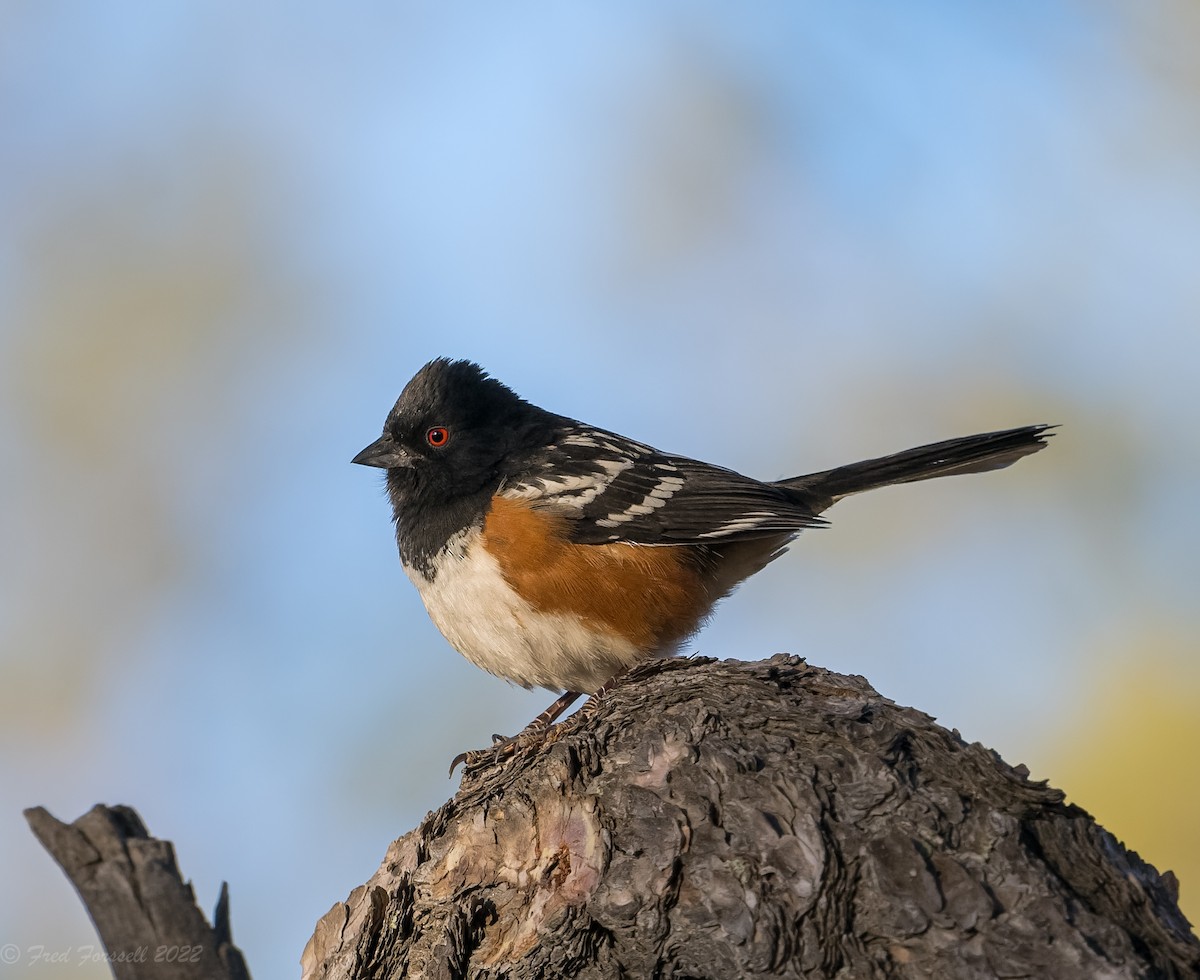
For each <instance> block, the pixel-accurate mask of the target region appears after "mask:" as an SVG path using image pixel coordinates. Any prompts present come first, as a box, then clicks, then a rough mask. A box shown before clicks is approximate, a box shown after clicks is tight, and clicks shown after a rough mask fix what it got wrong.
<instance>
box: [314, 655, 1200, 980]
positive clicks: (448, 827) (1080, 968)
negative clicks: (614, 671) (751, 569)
mask: <svg viewBox="0 0 1200 980" xmlns="http://www.w3.org/2000/svg"><path fill="white" fill-rule="evenodd" d="M302 965H303V975H304V977H305V980H344V978H359V977H371V978H377V977H379V978H382V977H428V978H439V980H440V978H445V980H450V978H458V977H472V978H491V977H496V978H499V977H506V978H510V980H521V978H543V977H544V978H551V977H554V978H558V977H577V978H612V977H637V978H640V977H661V978H675V980H682V978H720V980H729V978H737V977H822V978H824V977H837V978H846V980H848V978H868V977H938V978H976V977H978V978H992V977H1045V978H1054V980H1074V978H1079V980H1084V978H1086V980H1095V978H1101V977H1102V978H1126V977H1128V978H1133V977H1146V978H1148V977H1164V978H1166V977H1172V978H1174V977H1177V978H1195V977H1197V976H1200V943H1198V942H1197V939H1196V937H1195V935H1194V934H1193V933H1192V932H1191V930H1190V928H1189V926H1188V923H1187V921H1186V920H1185V919H1184V917H1183V915H1182V914H1181V913H1180V911H1179V908H1178V905H1177V886H1176V883H1175V880H1174V877H1173V876H1172V875H1170V874H1169V873H1168V874H1166V875H1161V876H1160V875H1159V873H1158V872H1157V871H1155V870H1154V868H1152V867H1150V866H1149V865H1147V864H1145V863H1144V862H1143V861H1142V860H1141V859H1139V858H1138V856H1137V855H1136V854H1134V853H1132V852H1130V851H1127V850H1126V849H1125V848H1124V847H1123V846H1122V845H1121V844H1120V843H1119V842H1118V841H1117V840H1116V839H1115V838H1113V836H1112V835H1111V834H1109V833H1108V832H1107V831H1105V830H1104V829H1103V828H1101V827H1099V826H1098V825H1097V824H1096V823H1095V822H1094V821H1093V820H1092V819H1091V818H1090V817H1089V816H1088V814H1087V813H1085V812H1084V811H1083V810H1081V809H1080V808H1078V807H1076V806H1068V805H1066V804H1065V803H1064V802H1063V795H1062V794H1061V793H1060V792H1059V791H1057V790H1055V789H1051V788H1049V787H1048V786H1047V785H1045V784H1044V783H1034V782H1030V781H1029V780H1028V778H1027V773H1026V772H1025V771H1024V770H1023V769H1020V768H1017V769H1014V768H1012V767H1011V766H1009V765H1007V764H1005V763H1004V762H1003V761H1002V760H1001V759H1000V758H999V757H998V756H997V755H996V754H995V753H994V752H991V751H989V750H987V749H985V748H983V747H982V746H980V745H978V744H974V745H968V744H966V743H965V742H963V740H962V739H961V738H960V737H959V735H958V733H957V732H950V731H947V730H945V729H944V728H941V727H940V726H938V725H936V724H935V723H934V721H933V719H932V718H930V717H929V716H928V715H925V714H922V713H921V712H919V711H915V710H913V709H911V708H904V707H900V706H898V705H896V704H894V703H892V702H891V701H888V700H887V699H885V698H882V697H880V696H879V695H878V694H877V693H876V692H875V691H874V690H872V689H871V687H870V685H868V684H867V682H866V681H865V680H864V679H863V678H861V677H850V676H844V675H840V674H835V673H832V672H830V671H827V670H822V669H820V668H816V667H811V666H808V665H807V664H805V663H804V662H803V661H802V660H800V659H797V658H793V657H787V656H782V655H781V656H777V657H774V658H772V659H771V660H769V661H766V662H762V663H739V662H735V661H724V662H715V661H712V660H702V659H694V660H684V659H676V660H665V661H657V662H654V663H651V664H647V665H644V666H643V667H641V668H639V669H638V670H636V671H635V672H633V674H631V675H630V676H629V677H628V678H627V679H626V680H625V681H623V682H622V683H621V684H620V685H618V686H617V687H616V688H614V689H613V690H612V691H610V692H609V693H608V694H606V695H605V697H604V698H603V700H602V701H601V702H600V704H599V706H598V709H597V710H596V711H595V712H594V713H591V714H590V715H586V716H584V715H576V716H574V717H573V718H572V719H569V720H568V721H567V722H566V723H564V725H563V726H561V727H560V729H559V730H558V731H557V732H556V733H555V735H554V737H553V741H552V743H551V744H548V745H545V746H541V747H539V748H537V749H535V750H531V751H529V752H526V753H524V754H522V755H520V756H518V757H516V758H514V759H512V760H509V761H507V762H504V763H501V764H498V765H495V766H493V767H490V768H486V769H484V770H482V771H480V772H478V773H475V774H470V775H468V776H467V777H465V778H464V781H463V785H462V787H461V789H460V791H459V793H458V794H457V795H456V796H455V798H454V799H452V800H451V801H450V802H448V803H447V804H445V805H444V806H443V807H441V808H440V809H438V810H437V811H435V812H433V813H430V814H429V815H428V816H427V817H426V819H425V820H424V821H423V822H422V823H421V825H420V826H419V827H418V828H417V829H415V830H413V831H412V832H410V833H408V834H406V835H405V836H404V837H401V838H400V839H399V840H397V841H396V842H395V843H393V844H392V845H391V847H390V848H389V850H388V852H387V856H386V858H385V860H384V862H383V865H382V866H381V867H380V869H379V870H378V871H377V872H376V873H375V875H374V876H373V877H372V878H371V880H370V881H368V882H367V883H366V884H364V885H362V886H360V887H358V888H356V889H355V890H354V891H353V892H352V893H351V895H350V896H349V898H348V899H347V900H346V901H345V902H339V903H337V904H336V905H334V907H333V908H332V909H331V910H330V911H329V912H328V913H327V914H326V915H325V916H324V917H323V918H322V919H321V921H320V922H319V923H318V925H317V929H316V932H315V934H314V935H313V937H312V939H311V940H310V941H309V943H308V946H307V948H306V949H305V951H304V956H303V959H302Z"/></svg>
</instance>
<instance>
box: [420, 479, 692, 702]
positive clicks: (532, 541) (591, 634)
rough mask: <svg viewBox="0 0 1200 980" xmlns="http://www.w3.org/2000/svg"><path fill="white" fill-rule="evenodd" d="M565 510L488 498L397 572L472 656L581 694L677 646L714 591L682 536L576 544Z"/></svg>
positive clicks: (517, 676)
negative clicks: (436, 547) (470, 519)
mask: <svg viewBox="0 0 1200 980" xmlns="http://www.w3.org/2000/svg"><path fill="white" fill-rule="evenodd" d="M562 521H563V518H560V517H557V516H556V515H553V514H551V513H547V512H545V511H538V510H534V509H533V508H531V507H529V506H527V505H525V504H523V503H520V502H514V501H510V500H506V499H504V498H496V499H495V500H494V501H493V504H492V507H491V509H490V510H489V511H488V513H487V515H486V517H485V518H484V519H483V520H482V521H481V522H480V523H479V524H477V525H474V526H472V527H470V528H467V529H466V530H464V531H461V532H459V533H458V534H455V535H453V536H452V537H451V538H450V539H449V540H448V541H447V542H446V545H445V547H444V548H443V549H442V550H441V551H440V552H439V553H438V554H437V555H436V556H434V558H433V560H432V561H431V562H428V563H427V564H426V566H425V567H424V568H420V569H418V568H417V567H414V566H411V565H409V564H407V563H406V565H405V571H406V572H407V573H408V575H409V577H410V578H411V579H412V581H413V583H414V584H415V585H416V586H417V589H418V590H419V592H420V594H421V598H422V599H423V600H424V602H425V608H426V609H427V610H428V611H429V615H430V617H431V618H432V619H433V621H434V623H435V624H436V625H437V627H438V629H439V630H441V632H442V634H443V635H444V636H445V637H446V639H447V640H449V641H450V643H451V644H452V645H453V646H454V647H455V649H457V650H458V651H459V652H460V653H462V654H463V656H465V657H466V658H467V659H468V660H470V661H471V662H472V663H474V664H475V665H476V666H479V667H482V668H483V669H484V670H487V671H489V672H491V673H493V674H496V675H497V676H500V677H504V678H506V679H507V680H510V681H513V682H514V683H517V684H520V685H522V686H524V687H546V688H550V689H552V690H571V691H582V692H585V693H587V692H591V691H594V690H596V689H597V688H599V687H600V686H601V685H602V684H603V683H604V682H605V681H607V680H609V679H610V678H611V677H613V676H614V675H616V674H618V673H620V672H621V671H622V670H624V669H625V668H627V667H630V666H632V665H633V664H635V663H637V662H639V661H641V660H645V659H648V658H650V657H653V656H669V655H671V654H673V653H674V652H676V650H677V649H678V647H679V645H680V644H681V643H682V642H683V641H684V640H685V639H686V638H687V637H688V636H690V635H691V634H692V633H693V632H694V631H695V630H696V629H697V628H698V627H699V626H700V624H701V622H702V621H703V619H704V617H705V616H706V615H707V613H708V611H709V609H710V608H711V606H712V602H713V600H714V598H715V596H712V595H711V590H710V588H709V584H708V580H707V578H706V577H705V576H704V575H703V574H702V572H701V571H700V569H699V568H697V567H695V565H694V563H693V562H692V561H691V560H690V559H689V556H688V555H687V554H686V551H685V549H684V548H683V547H644V546H637V545H628V544H607V545H578V544H574V543H572V542H570V541H569V540H567V539H566V537H565V535H564V533H563V531H564V528H563V526H562Z"/></svg>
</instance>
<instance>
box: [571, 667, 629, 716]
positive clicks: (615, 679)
mask: <svg viewBox="0 0 1200 980" xmlns="http://www.w3.org/2000/svg"><path fill="white" fill-rule="evenodd" d="M632 669H633V668H631V667H625V668H623V669H621V670H618V671H617V672H616V673H615V674H613V675H612V677H610V678H609V679H608V680H606V681H605V682H604V683H603V684H601V685H600V686H599V687H598V688H596V690H595V691H594V692H593V694H592V696H591V697H590V698H588V699H587V700H586V701H585V702H583V707H582V708H580V709H579V713H580V714H581V715H583V716H584V717H585V718H591V717H593V716H594V715H595V714H596V711H597V710H598V709H599V707H600V699H601V698H603V697H604V695H606V694H607V693H608V692H609V691H611V690H612V689H613V688H614V687H616V686H617V685H618V684H620V683H621V679H622V678H623V677H624V676H625V675H626V674H628V673H629V671H630V670H632Z"/></svg>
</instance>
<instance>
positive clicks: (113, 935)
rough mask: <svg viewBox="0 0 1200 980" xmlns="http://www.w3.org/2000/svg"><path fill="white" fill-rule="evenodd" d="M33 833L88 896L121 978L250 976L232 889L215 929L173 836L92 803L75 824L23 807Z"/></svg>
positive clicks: (229, 979)
mask: <svg viewBox="0 0 1200 980" xmlns="http://www.w3.org/2000/svg"><path fill="white" fill-rule="evenodd" d="M25 818H26V820H27V821H28V822H29V826H30V828H32V830H33V832H34V834H36V835H37V838H38V840H39V841H41V843H42V846H43V847H45V848H46V850H47V851H49V852H50V855H51V856H52V857H53V858H54V860H55V861H57V862H58V863H59V865H60V866H61V867H62V869H63V871H65V872H66V874H67V877H68V878H70V879H71V883H72V884H73V885H74V886H75V889H76V891H78V892H79V897H80V898H81V899H83V904H84V906H86V908H87V911H88V915H90V916H91V918H92V922H93V923H95V926H96V931H97V932H98V933H99V934H100V940H101V942H102V943H103V944H104V948H105V949H106V950H107V951H108V957H109V963H110V965H111V967H112V971H113V975H114V976H115V977H116V978H117V980H250V973H249V971H248V970H247V969H246V963H245V960H244V959H243V958H242V953H241V951H240V950H239V949H238V948H237V947H236V946H234V945H233V939H232V937H231V935H230V929H229V893H228V889H227V888H226V886H225V885H222V886H221V897H220V899H219V900H218V902H217V909H216V913H215V915H214V916H213V921H214V925H212V926H210V925H209V924H208V922H207V920H206V919H205V918H204V914H203V913H202V912H201V911H200V910H199V909H198V908H197V907H196V897H195V895H194V894H193V892H192V886H191V885H190V884H187V883H186V882H184V880H183V878H182V877H181V876H180V874H179V866H178V865H177V864H176V862H175V849H174V847H173V846H172V845H171V842H170V841H165V840H157V839H156V838H153V837H151V836H150V835H149V834H148V833H147V832H146V828H145V826H144V825H143V823H142V821H141V818H140V817H139V816H138V815H137V813H135V812H134V811H133V810H132V809H130V808H129V807H126V806H115V807H107V806H102V805H97V806H94V807H93V808H92V809H91V810H89V811H88V812H87V813H85V814H84V815H83V816H82V817H80V818H79V819H78V820H76V821H75V822H74V823H70V824H66V823H62V822H61V821H59V820H57V819H55V818H54V817H53V816H51V815H50V813H49V812H48V811H47V810H45V809H44V808H42V807H33V808H31V809H29V810H26V811H25Z"/></svg>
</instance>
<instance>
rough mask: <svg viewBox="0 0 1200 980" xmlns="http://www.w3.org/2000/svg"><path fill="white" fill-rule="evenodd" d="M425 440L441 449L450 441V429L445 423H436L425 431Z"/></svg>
mask: <svg viewBox="0 0 1200 980" xmlns="http://www.w3.org/2000/svg"><path fill="white" fill-rule="evenodd" d="M425 441H426V442H427V443H429V445H431V446H433V448H434V449H441V448H442V446H444V445H446V443H448V442H449V441H450V430H449V429H447V428H446V427H445V426H444V425H435V426H434V427H433V428H432V429H428V430H426V432H425Z"/></svg>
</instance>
